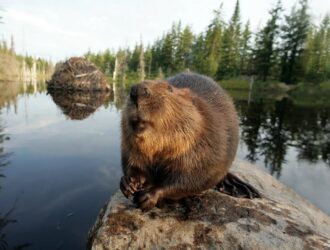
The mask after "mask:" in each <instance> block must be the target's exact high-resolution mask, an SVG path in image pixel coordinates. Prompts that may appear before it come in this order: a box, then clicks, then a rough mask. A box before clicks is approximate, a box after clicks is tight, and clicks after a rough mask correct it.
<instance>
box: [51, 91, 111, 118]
mask: <svg viewBox="0 0 330 250" xmlns="http://www.w3.org/2000/svg"><path fill="white" fill-rule="evenodd" d="M49 93H50V95H51V96H52V98H53V101H54V102H55V103H56V105H57V106H58V107H59V108H60V109H61V110H62V112H63V114H65V115H66V116H67V117H68V118H70V119H72V120H84V119H86V118H87V117H89V116H90V115H91V114H93V113H94V112H95V111H96V110H97V109H98V108H99V107H100V106H101V105H105V106H108V105H109V103H110V102H111V101H112V100H111V99H110V92H104V91H91V92H83V91H77V92H62V91H51V92H49ZM112 99H113V98H112Z"/></svg>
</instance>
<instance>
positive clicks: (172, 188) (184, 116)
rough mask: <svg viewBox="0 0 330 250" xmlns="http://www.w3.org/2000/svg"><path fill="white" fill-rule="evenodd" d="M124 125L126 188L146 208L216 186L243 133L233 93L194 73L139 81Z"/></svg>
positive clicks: (231, 159) (129, 104)
mask: <svg viewBox="0 0 330 250" xmlns="http://www.w3.org/2000/svg"><path fill="white" fill-rule="evenodd" d="M121 128H122V144H121V150H122V166H123V172H124V176H123V178H122V180H121V189H122V191H123V193H124V194H125V195H126V196H127V197H128V196H130V195H134V201H135V203H136V204H137V205H138V206H139V207H141V208H142V209H143V210H148V209H150V208H152V207H154V206H155V205H156V204H157V203H158V202H160V201H161V200H163V199H171V200H177V199H180V198H183V197H186V196H190V195H194V194H197V193H200V192H201V191H204V190H206V189H208V188H211V187H214V186H215V185H216V184H218V183H219V181H221V180H222V179H223V178H224V177H225V175H226V174H227V173H228V169H229V168H230V166H231V164H232V162H233V160H234V158H235V155H236V150H237V145H238V139H239V135H238V118H237V113H236V110H235V106H234V104H233V101H232V99H231V98H230V97H229V96H228V95H227V93H226V92H225V91H224V90H223V89H222V88H221V87H220V86H219V85H218V84H217V83H216V82H214V81H213V80H212V79H210V78H209V77H206V76H202V75H198V74H193V73H182V74H179V75H176V76H174V77H172V78H169V79H168V80H166V81H144V82H142V83H140V84H137V85H135V86H133V87H132V89H131V93H130V97H129V98H128V100H127V104H126V107H125V108H124V109H123V111H122V121H121Z"/></svg>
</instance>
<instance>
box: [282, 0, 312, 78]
mask: <svg viewBox="0 0 330 250" xmlns="http://www.w3.org/2000/svg"><path fill="white" fill-rule="evenodd" d="M307 9H308V6H307V0H300V6H299V8H298V9H297V8H296V7H293V8H292V10H291V13H290V14H289V15H287V16H285V23H284V25H283V26H282V35H281V38H282V45H281V48H282V51H281V54H282V56H281V80H282V81H284V82H286V83H288V84H292V83H295V82H297V81H298V80H299V77H300V76H301V74H299V73H301V72H302V71H303V70H302V66H303V65H302V60H301V59H302V55H303V52H304V49H305V47H304V45H305V42H306V39H307V33H308V29H309V27H310V17H309V14H308V12H307Z"/></svg>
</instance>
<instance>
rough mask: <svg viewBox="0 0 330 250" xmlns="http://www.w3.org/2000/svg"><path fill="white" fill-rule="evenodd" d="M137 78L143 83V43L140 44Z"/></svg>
mask: <svg viewBox="0 0 330 250" xmlns="http://www.w3.org/2000/svg"><path fill="white" fill-rule="evenodd" d="M138 71H139V77H140V81H144V78H145V75H146V74H145V64H144V49H143V43H142V42H141V44H140V56H139V68H138Z"/></svg>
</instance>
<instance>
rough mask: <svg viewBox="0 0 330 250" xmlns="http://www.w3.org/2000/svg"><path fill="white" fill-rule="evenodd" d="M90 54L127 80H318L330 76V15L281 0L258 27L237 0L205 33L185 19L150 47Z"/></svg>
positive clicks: (216, 15) (101, 65)
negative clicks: (317, 17) (315, 14)
mask: <svg viewBox="0 0 330 250" xmlns="http://www.w3.org/2000/svg"><path fill="white" fill-rule="evenodd" d="M84 56H85V57H86V58H88V59H89V60H91V61H92V62H94V63H95V64H96V65H97V66H98V67H99V68H101V69H102V71H103V72H105V73H106V74H108V75H112V74H113V72H116V74H119V75H121V76H123V77H124V78H125V79H127V78H133V79H134V78H135V79H136V78H140V79H144V77H147V78H154V77H159V78H161V77H164V76H169V75H171V74H174V73H177V72H180V71H186V70H189V71H195V72H198V73H202V74H206V75H208V76H211V77H213V78H215V79H217V80H224V79H236V78H238V77H241V76H254V77H256V79H257V80H259V81H262V82H271V81H277V82H278V81H280V82H283V83H286V84H297V83H300V82H304V83H310V84H318V83H322V82H326V81H328V79H329V78H330V16H329V14H327V15H325V16H324V17H323V18H322V20H321V22H320V23H313V21H312V16H311V14H310V10H309V7H308V2H307V0H300V1H299V2H298V4H296V5H295V6H293V7H292V9H291V11H290V12H289V13H288V14H286V15H285V14H284V9H283V7H282V3H281V1H278V2H277V3H275V4H274V6H273V7H272V8H271V9H270V10H269V16H268V20H267V21H266V23H265V24H264V26H263V27H260V28H259V29H258V30H257V31H256V32H253V31H252V30H251V28H250V23H249V21H247V22H246V23H243V22H242V16H241V10H240V3H239V0H237V2H236V6H235V9H234V12H233V13H232V15H231V17H230V19H229V20H224V18H223V11H222V4H221V5H220V7H219V8H218V9H216V10H214V11H213V19H212V20H211V22H210V23H209V25H208V26H207V27H206V29H205V30H204V31H203V32H201V33H199V34H194V33H193V32H192V28H191V27H190V26H184V25H182V23H181V22H180V21H179V22H176V23H174V24H173V25H172V27H171V28H170V29H169V30H168V31H167V32H165V33H164V34H163V35H162V36H161V37H160V38H158V39H156V40H155V41H154V42H153V43H152V44H148V45H147V46H145V45H144V44H143V43H142V42H140V43H137V44H136V46H135V48H134V49H130V48H121V49H118V50H110V49H107V50H105V51H102V52H98V53H93V52H91V51H88V52H87V53H86V54H85V55H84Z"/></svg>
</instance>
